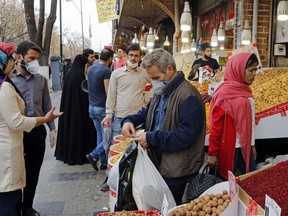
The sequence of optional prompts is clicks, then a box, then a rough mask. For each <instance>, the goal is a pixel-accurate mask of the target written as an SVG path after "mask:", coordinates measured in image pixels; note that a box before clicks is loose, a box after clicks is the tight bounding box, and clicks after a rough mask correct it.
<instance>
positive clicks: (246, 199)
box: [236, 166, 272, 216]
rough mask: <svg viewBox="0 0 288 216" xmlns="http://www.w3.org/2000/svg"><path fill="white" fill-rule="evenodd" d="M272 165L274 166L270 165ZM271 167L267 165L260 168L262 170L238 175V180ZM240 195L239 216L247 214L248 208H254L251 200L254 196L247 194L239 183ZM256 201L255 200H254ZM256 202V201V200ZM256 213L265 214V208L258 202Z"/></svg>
mask: <svg viewBox="0 0 288 216" xmlns="http://www.w3.org/2000/svg"><path fill="white" fill-rule="evenodd" d="M270 167H272V166H270ZM270 167H267V168H263V169H260V170H256V171H254V172H250V173H247V174H244V175H241V176H238V177H236V181H237V182H239V181H242V180H244V179H246V178H248V177H250V176H252V175H255V174H257V173H259V172H261V171H263V170H265V169H269V168H270ZM238 196H239V208H238V214H239V216H241V215H243V213H244V214H245V215H246V211H247V209H249V208H253V207H252V206H251V202H253V201H252V200H253V197H250V196H249V194H247V192H246V191H244V190H243V189H242V188H241V186H239V185H238ZM254 202H255V201H254ZM255 203H256V202H255ZM255 211H256V215H264V209H263V208H262V207H261V206H260V205H259V204H257V203H256V209H255Z"/></svg>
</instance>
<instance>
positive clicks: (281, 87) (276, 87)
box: [251, 68, 288, 113]
mask: <svg viewBox="0 0 288 216" xmlns="http://www.w3.org/2000/svg"><path fill="white" fill-rule="evenodd" d="M287 83H288V69H281V68H271V69H268V70H265V71H263V72H260V73H258V74H257V75H256V77H255V80H254V82H253V84H252V85H251V88H252V92H253V96H254V98H255V110H256V113H259V112H262V111H265V110H267V109H269V108H272V107H275V106H277V105H279V104H282V103H284V102H288V85H287Z"/></svg>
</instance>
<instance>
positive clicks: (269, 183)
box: [238, 161, 288, 215]
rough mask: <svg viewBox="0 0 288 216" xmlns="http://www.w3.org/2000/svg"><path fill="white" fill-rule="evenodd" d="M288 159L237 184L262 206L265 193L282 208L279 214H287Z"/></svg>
mask: <svg viewBox="0 0 288 216" xmlns="http://www.w3.org/2000/svg"><path fill="white" fill-rule="evenodd" d="M287 179H288V161H285V162H281V163H279V164H277V165H275V166H273V167H271V168H267V169H265V170H263V171H261V172H258V173H256V174H254V175H252V176H250V177H248V178H246V179H244V180H242V181H240V182H239V183H238V184H239V185H240V186H241V187H242V189H243V190H244V191H246V193H248V195H249V196H251V197H252V199H253V200H255V201H256V202H257V203H258V204H259V205H260V206H261V207H262V208H264V207H265V194H267V195H268V196H270V197H271V198H272V199H274V200H275V202H276V203H277V204H278V205H279V206H280V207H281V208H282V212H281V215H288V193H287V188H288V181H287Z"/></svg>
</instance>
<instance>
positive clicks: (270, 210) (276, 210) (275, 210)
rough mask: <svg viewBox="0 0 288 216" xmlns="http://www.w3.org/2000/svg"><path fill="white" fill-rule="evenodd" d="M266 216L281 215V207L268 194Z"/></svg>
mask: <svg viewBox="0 0 288 216" xmlns="http://www.w3.org/2000/svg"><path fill="white" fill-rule="evenodd" d="M265 216H281V208H280V206H279V205H278V204H277V203H276V202H275V200H273V199H271V198H270V197H269V196H268V195H267V194H266V196H265Z"/></svg>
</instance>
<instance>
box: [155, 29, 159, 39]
mask: <svg viewBox="0 0 288 216" xmlns="http://www.w3.org/2000/svg"><path fill="white" fill-rule="evenodd" d="M154 38H155V40H159V37H158V35H157V32H156V29H154Z"/></svg>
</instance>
